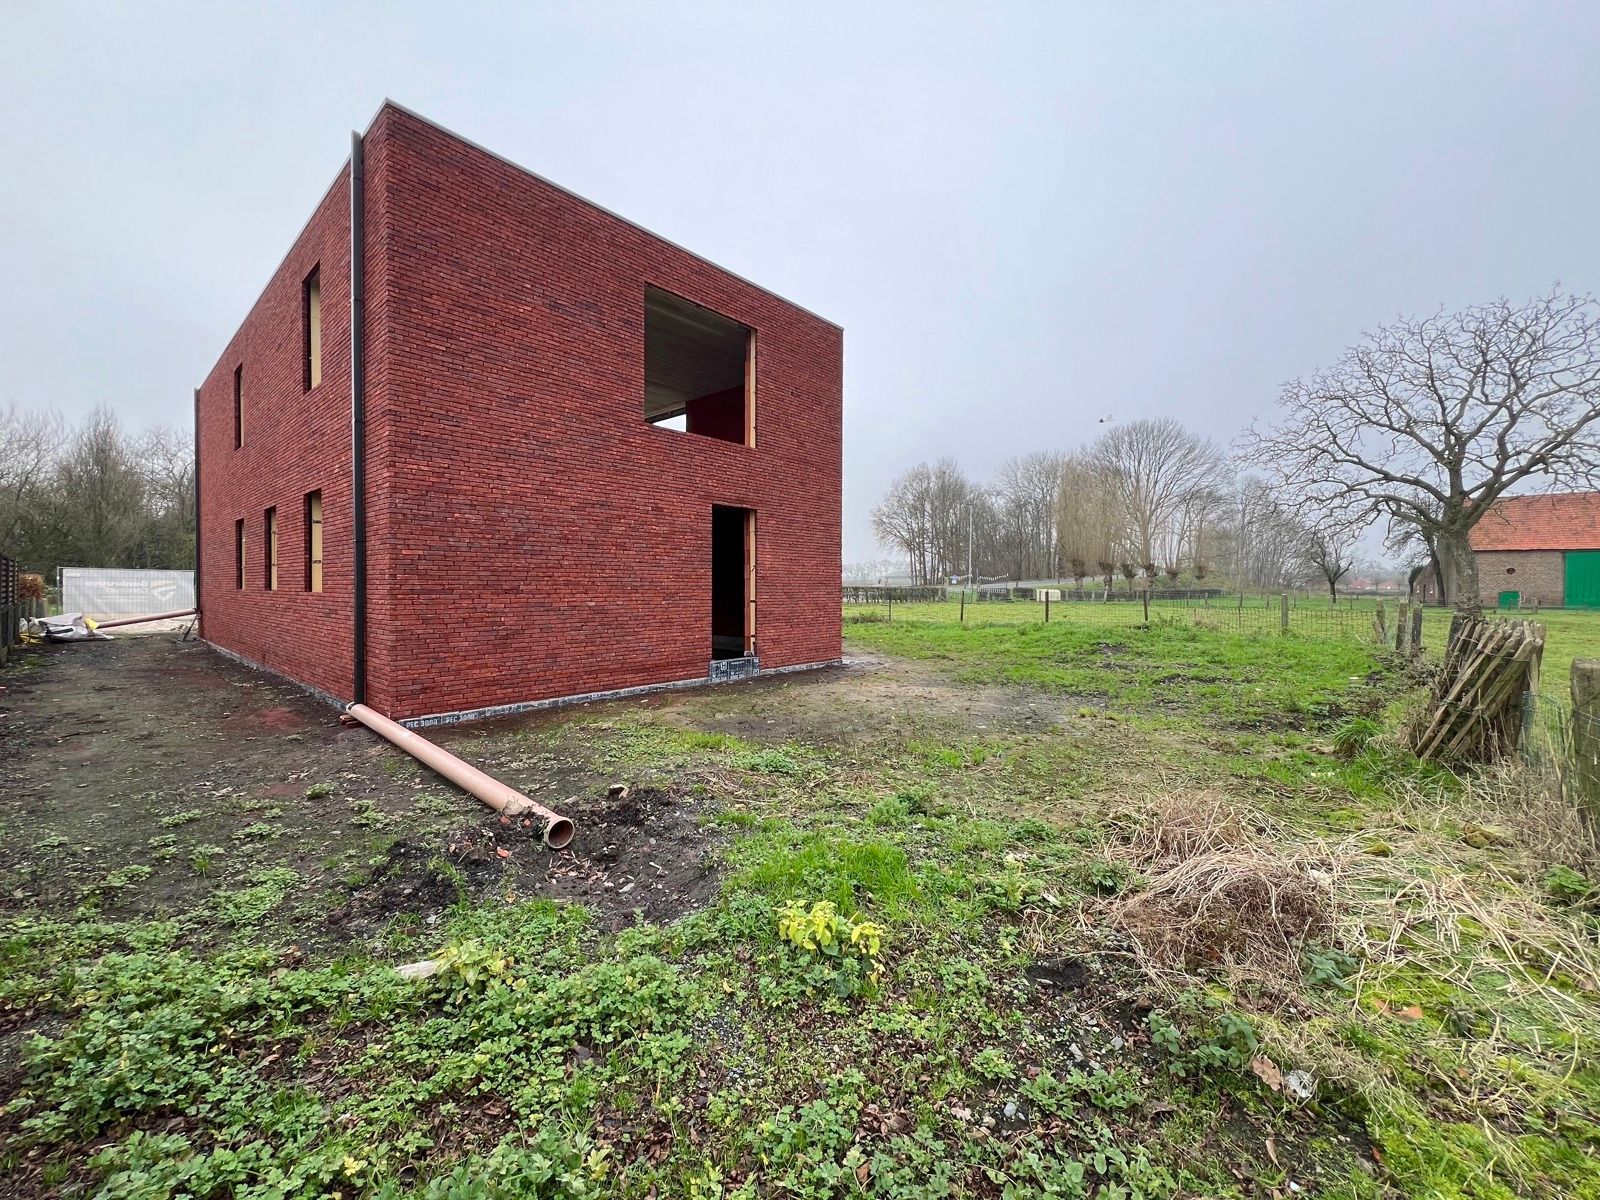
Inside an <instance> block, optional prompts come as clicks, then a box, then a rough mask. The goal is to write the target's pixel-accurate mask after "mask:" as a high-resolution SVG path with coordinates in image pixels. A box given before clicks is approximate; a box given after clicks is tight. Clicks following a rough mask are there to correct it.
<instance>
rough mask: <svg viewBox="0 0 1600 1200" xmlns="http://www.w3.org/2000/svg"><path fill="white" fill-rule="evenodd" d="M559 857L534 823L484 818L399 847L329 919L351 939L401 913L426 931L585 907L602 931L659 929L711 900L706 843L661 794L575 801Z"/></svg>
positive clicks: (690, 818) (630, 792) (635, 792)
mask: <svg viewBox="0 0 1600 1200" xmlns="http://www.w3.org/2000/svg"><path fill="white" fill-rule="evenodd" d="M563 808H564V809H565V810H566V814H567V815H568V816H570V817H571V818H572V820H573V822H574V824H575V825H576V826H577V830H578V832H577V835H576V836H575V837H574V838H573V840H572V843H571V844H570V845H568V846H567V847H566V848H565V849H564V850H561V851H555V852H553V851H551V850H550V849H549V848H548V847H547V846H545V845H544V843H543V842H542V841H541V840H540V836H541V830H540V828H539V826H538V824H537V822H531V821H520V820H511V819H508V818H505V817H494V816H489V817H487V818H485V819H484V820H482V821H479V822H474V823H472V824H468V825H461V826H457V827H456V828H454V829H452V830H449V831H448V832H446V833H445V834H443V835H442V836H440V837H438V838H437V839H431V838H430V839H423V840H412V839H402V840H400V841H398V842H395V843H394V844H393V845H392V846H391V847H390V849H389V854H388V857H387V859H386V860H385V861H384V862H383V863H382V864H381V865H379V866H378V867H376V868H374V869H373V871H372V872H371V874H370V875H369V876H368V877H367V878H366V879H365V880H364V881H362V882H361V883H359V884H357V885H355V886H354V887H352V888H351V889H350V894H349V898H348V899H347V900H346V901H345V902H344V903H343V904H341V905H340V906H339V907H338V908H337V909H335V910H334V912H333V913H332V914H331V915H330V916H329V924H330V925H332V926H334V927H335V928H337V929H339V930H340V931H342V932H344V933H345V934H346V935H347V936H360V935H363V934H371V933H376V932H377V931H378V930H379V929H381V928H382V926H383V925H384V924H385V923H387V922H388V921H389V920H390V919H391V918H392V917H394V916H395V915H396V914H399V913H408V914H414V915H416V916H418V917H421V918H422V919H423V921H424V922H425V923H426V924H429V925H432V924H437V923H438V919H439V918H440V917H441V916H442V915H443V914H444V913H445V912H446V911H447V910H448V909H450V908H451V907H453V906H454V905H456V904H458V903H462V902H467V903H476V902H479V901H483V900H493V899H501V900H505V899H516V900H525V899H529V898H533V897H540V896H543V897H548V898H550V899H554V900H565V901H567V902H569V903H575V904H582V905H584V906H585V907H587V908H589V909H590V910H591V911H592V912H593V913H594V915H595V919H596V923H597V925H598V926H599V927H600V928H602V929H607V930H617V929H622V928H625V927H627V926H629V925H632V924H634V923H636V922H638V921H651V922H657V923H660V922H665V921H671V920H674V919H676V918H678V917H680V916H683V915H684V914H685V913H688V912H692V911H694V910H695V909H697V908H699V907H701V906H702V905H704V904H705V903H707V902H708V901H709V900H711V898H712V897H714V896H715V895H716V892H717V887H718V878H717V873H716V868H715V860H714V857H713V854H712V846H711V843H710V834H709V830H708V829H707V828H704V827H702V826H701V824H700V822H699V820H698V817H697V814H696V812H695V811H694V809H693V808H692V806H690V805H689V804H688V803H687V802H685V801H682V800H680V799H679V798H678V797H676V796H674V795H673V794H671V793H669V792H666V791H663V790H660V789H657V788H630V789H624V790H621V791H620V792H619V794H617V795H615V796H612V795H606V796H601V797H593V798H588V799H584V798H577V799H576V800H575V801H572V802H568V803H567V804H565V805H563Z"/></svg>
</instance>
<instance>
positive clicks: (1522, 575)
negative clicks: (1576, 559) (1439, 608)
mask: <svg viewBox="0 0 1600 1200" xmlns="http://www.w3.org/2000/svg"><path fill="white" fill-rule="evenodd" d="M1475 555H1476V558H1477V560H1478V602H1479V603H1480V604H1482V605H1484V606H1485V607H1486V608H1493V607H1494V606H1495V605H1497V604H1498V603H1499V602H1500V593H1501V592H1520V593H1521V596H1522V603H1523V605H1534V604H1539V605H1543V606H1545V607H1560V605H1561V604H1562V603H1563V600H1564V597H1565V594H1566V558H1565V555H1564V554H1563V552H1562V551H1560V550H1479V551H1476V552H1475ZM1415 592H1416V596H1417V599H1419V600H1421V601H1422V602H1423V603H1424V604H1437V603H1438V602H1439V585H1438V582H1437V580H1435V578H1434V575H1433V572H1432V571H1431V570H1429V571H1426V572H1424V573H1423V574H1422V575H1420V576H1418V577H1417V584H1416V588H1415Z"/></svg>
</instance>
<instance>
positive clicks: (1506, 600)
mask: <svg viewBox="0 0 1600 1200" xmlns="http://www.w3.org/2000/svg"><path fill="white" fill-rule="evenodd" d="M1471 541H1472V551H1473V555H1474V557H1475V558H1476V559H1477V560H1478V593H1479V601H1480V602H1481V603H1482V604H1484V605H1485V606H1490V607H1492V606H1499V607H1504V608H1516V607H1521V606H1526V605H1535V604H1536V605H1540V606H1542V607H1545V608H1562V607H1565V608H1600V492H1565V493H1555V494H1545V495H1537V496H1507V497H1505V498H1504V499H1501V500H1497V501H1496V502H1495V503H1494V505H1493V507H1491V508H1490V509H1489V511H1488V512H1487V513H1486V514H1485V515H1484V517H1483V519H1482V520H1480V521H1479V522H1478V523H1477V525H1475V526H1474V527H1473V529H1472V535H1471ZM1416 594H1417V597H1418V598H1419V599H1421V600H1422V601H1423V602H1424V603H1428V604H1433V603H1437V602H1438V596H1439V586H1438V580H1437V579H1436V577H1435V576H1434V573H1433V572H1432V571H1431V570H1429V571H1426V572H1424V573H1423V574H1422V575H1420V576H1418V578H1417V583H1416Z"/></svg>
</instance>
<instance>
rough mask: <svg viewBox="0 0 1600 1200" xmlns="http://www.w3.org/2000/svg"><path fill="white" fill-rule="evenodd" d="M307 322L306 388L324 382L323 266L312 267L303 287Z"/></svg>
mask: <svg viewBox="0 0 1600 1200" xmlns="http://www.w3.org/2000/svg"><path fill="white" fill-rule="evenodd" d="M303 291H304V295H303V297H302V300H303V303H302V305H301V308H302V310H303V316H304V324H305V390H306V391H308V392H309V391H310V390H311V389H312V388H314V387H316V386H317V385H318V384H319V383H321V382H322V267H321V266H315V267H312V268H311V274H309V275H307V276H306V282H305V287H304V289H303Z"/></svg>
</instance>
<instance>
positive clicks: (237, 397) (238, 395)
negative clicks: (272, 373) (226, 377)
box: [233, 363, 244, 450]
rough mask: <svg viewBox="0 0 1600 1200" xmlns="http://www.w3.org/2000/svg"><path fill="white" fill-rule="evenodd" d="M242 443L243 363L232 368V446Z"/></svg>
mask: <svg viewBox="0 0 1600 1200" xmlns="http://www.w3.org/2000/svg"><path fill="white" fill-rule="evenodd" d="M242 445H244V364H243V363H240V364H239V365H238V366H237V367H235V368H234V369H233V448H234V449H235V450H237V449H238V448H239V447H240V446H242Z"/></svg>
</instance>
